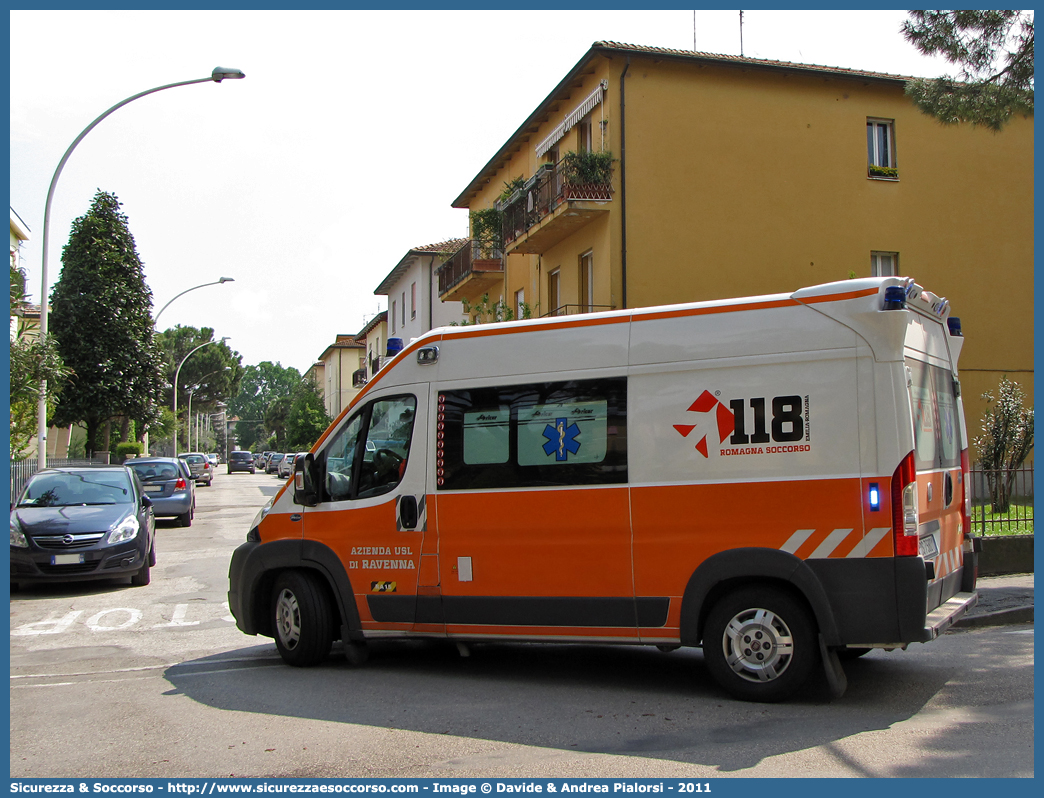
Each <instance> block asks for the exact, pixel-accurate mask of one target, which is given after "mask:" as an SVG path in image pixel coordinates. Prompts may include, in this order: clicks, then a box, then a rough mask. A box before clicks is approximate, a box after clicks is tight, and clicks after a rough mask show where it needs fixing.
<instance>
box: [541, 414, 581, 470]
mask: <svg viewBox="0 0 1044 798" xmlns="http://www.w3.org/2000/svg"><path fill="white" fill-rule="evenodd" d="M567 424H568V425H569V426H566V425H567ZM579 434H580V427H578V426H577V425H576V422H573V423H572V424H569V419H568V418H556V419H555V423H554V426H552V425H551V424H548V425H547V426H546V427H544V437H545V438H547V443H545V444H544V454H546V455H547V456H548V457H550V456H551V455H552V454H554V455H555V460H558V461H564V460H566V459H568V457H569V455H570V454H576V453H577V452H578V451H580V441H578V440H577V439H576V436H577V435H579ZM567 453H568V454H567Z"/></svg>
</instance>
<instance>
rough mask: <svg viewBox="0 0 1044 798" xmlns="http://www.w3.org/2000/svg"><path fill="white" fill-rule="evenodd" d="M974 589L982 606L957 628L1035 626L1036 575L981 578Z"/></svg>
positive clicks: (972, 611)
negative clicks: (1027, 624)
mask: <svg viewBox="0 0 1044 798" xmlns="http://www.w3.org/2000/svg"><path fill="white" fill-rule="evenodd" d="M975 589H976V591H978V593H979V603H978V604H977V605H976V606H975V607H973V608H972V609H971V610H970V611H969V612H968V614H967V615H965V616H964V617H963V618H961V619H960V620H959V621H957V623H956V624H954V625H955V626H959V627H969V626H997V625H1000V624H1007V623H1033V574H1008V575H1005V576H983V577H979V581H978V583H977V584H976V586H975Z"/></svg>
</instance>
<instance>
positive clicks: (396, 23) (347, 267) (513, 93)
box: [10, 10, 949, 372]
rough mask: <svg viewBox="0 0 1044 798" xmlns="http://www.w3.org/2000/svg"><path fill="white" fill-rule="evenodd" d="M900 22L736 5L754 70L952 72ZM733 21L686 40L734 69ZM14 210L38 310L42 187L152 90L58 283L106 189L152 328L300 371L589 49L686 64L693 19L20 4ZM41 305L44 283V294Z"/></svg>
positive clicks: (107, 142) (58, 210)
mask: <svg viewBox="0 0 1044 798" xmlns="http://www.w3.org/2000/svg"><path fill="white" fill-rule="evenodd" d="M905 18H906V16H905V12H902V11H758V10H755V11H745V12H744V27H743V45H744V48H743V49H744V55H747V56H752V57H756V58H771V59H778V60H784V61H796V62H802V63H809V64H819V65H825V66H841V67H850V68H856V69H867V70H875V71H880V72H888V73H895V74H905V75H919V76H936V75H940V74H943V73H944V72H947V71H949V69H948V65H947V64H946V63H945V62H944V61H942V60H941V59H927V58H924V57H923V56H920V55H919V54H918V53H917V52H916V50H915V49H914V48H913V47H912V46H910V45H908V44H906V42H905V41H904V40H903V38H902V36H901V35H900V34H899V32H898V31H899V26H900V24H901V23H902V21H903V20H904V19H905ZM738 20H739V12H738V11H698V12H696V18H695V47H696V49H698V50H701V51H705V52H713V53H729V54H738V53H739V47H740V37H739V21H738ZM10 23H11V206H12V207H13V208H14V209H15V211H16V212H17V213H18V214H19V215H20V216H21V217H22V219H24V220H25V222H26V223H27V224H28V225H29V227H30V228H31V230H32V234H33V239H32V240H31V241H30V242H29V243H28V244H27V245H26V246H25V248H24V250H23V252H24V257H25V260H26V265H27V266H28V268H29V289H30V292H31V294H32V297H33V299H34V301H38V300H39V295H40V282H41V275H40V243H41V236H42V231H43V213H44V203H45V200H46V196H47V187H48V184H49V183H50V180H51V176H52V175H53V174H54V170H55V168H56V167H57V165H58V162H59V160H60V159H61V156H62V154H63V153H64V151H65V149H66V148H67V147H68V146H69V144H71V143H72V141H73V140H74V139H75V138H76V136H77V135H78V134H79V132H80V131H81V130H82V129H83V128H85V127H86V126H87V125H88V124H89V123H90V122H91V121H92V120H93V119H94V118H95V117H97V116H98V115H100V114H101V113H102V112H103V111H105V110H106V109H108V108H109V107H111V106H112V105H115V104H116V103H118V102H119V101H121V100H123V99H125V98H126V97H129V96H131V95H133V94H137V93H138V92H141V91H144V90H146V89H149V88H152V87H155V86H159V85H163V84H166V83H174V82H178V81H182V80H191V79H193V78H201V77H206V76H208V75H209V74H210V71H211V70H212V69H213V68H214V67H215V66H223V67H238V68H239V69H242V70H243V71H244V72H245V73H246V75H247V77H246V79H245V80H239V81H225V82H224V83H221V84H216V83H204V84H199V85H193V86H184V87H179V88H176V89H170V90H168V91H163V92H159V93H157V94H154V95H150V96H148V97H145V98H142V99H140V100H136V101H135V102H133V103H131V104H129V105H127V106H126V107H124V108H121V109H120V110H118V111H116V112H115V113H114V114H113V115H112V116H110V117H109V118H108V119H106V120H104V121H103V122H101V124H100V125H99V126H98V127H97V128H95V130H93V131H92V132H91V133H90V134H88V136H87V137H86V138H85V139H84V140H83V142H82V143H81V144H80V145H79V146H78V147H77V149H76V151H75V152H74V153H73V154H72V156H71V157H70V159H69V162H68V163H67V165H66V167H65V169H64V171H63V173H62V176H61V178H60V179H59V182H58V186H57V190H56V192H55V198H54V202H53V207H52V211H51V233H50V236H51V239H50V254H49V265H48V272H49V275H48V276H49V283H50V285H51V286H53V284H54V282H55V281H56V280H57V279H58V276H59V273H60V270H61V251H62V248H63V247H64V245H65V243H66V242H67V240H68V236H69V229H70V225H71V223H72V220H73V219H75V218H76V217H78V216H81V215H83V214H84V213H85V212H86V211H87V209H88V208H89V206H90V202H91V199H92V198H93V196H94V194H95V191H96V190H97V189H99V188H100V189H102V190H104V191H108V192H111V193H114V194H116V195H117V196H118V197H119V198H120V200H121V201H122V203H123V211H124V213H125V214H126V215H127V217H128V222H129V226H130V230H131V232H132V233H133V235H134V237H135V240H136V242H137V247H138V253H139V255H140V256H141V258H142V261H143V262H144V264H145V273H146V278H147V280H148V282H149V285H150V286H151V288H152V292H153V304H154V308H155V310H159V309H160V308H161V307H162V306H163V305H164V304H166V302H167V301H168V300H169V299H171V298H172V297H174V296H175V295H176V294H177V293H179V292H180V291H183V290H185V289H186V288H190V287H191V286H194V285H198V284H200V283H205V282H210V281H213V280H217V278H218V277H221V276H229V277H233V278H235V282H233V283H226V284H224V285H220V286H210V287H207V288H201V289H200V290H198V291H193V292H191V293H189V294H187V295H185V296H184V297H182V298H180V299H178V300H177V301H176V302H174V303H173V304H172V305H171V306H170V307H169V308H168V309H167V310H166V311H165V312H164V314H163V317H162V319H161V322H160V327H161V328H166V327H168V326H173V325H174V324H186V325H193V326H196V327H201V326H209V327H213V328H214V329H215V336H216V337H220V336H223V335H227V336H230V337H231V340H230V341H229V342H228V343H229V345H230V346H232V347H233V348H234V349H235V350H237V351H238V352H240V353H241V354H242V355H243V363H244V365H247V364H256V363H259V362H261V361H263V360H271V361H273V362H279V363H281V364H282V365H284V366H294V367H295V368H297V369H299V370H300V371H302V372H303V371H305V370H306V369H307V368H308V367H309V366H310V364H311V363H312V362H314V361H315V360H316V359H317V358H318V357H319V355H320V354H321V353H322V351H323V350H324V349H325V348H326V346H327V345H328V344H330V343H332V342H333V340H334V337H335V335H336V334H337V333H356V332H358V331H359V329H360V328H361V327H362V326H363V324H364V322H365V320H367V319H369V318H370V317H372V315H373V314H374V313H376V312H377V311H378V310H381V309H384V308H385V298H384V297H377V296H375V295H374V294H373V291H374V289H375V288H376V287H377V285H378V284H379V283H380V281H381V280H382V279H383V278H384V277H385V276H386V275H387V274H388V272H389V271H391V269H392V268H393V267H394V266H395V264H396V263H398V261H399V260H400V259H401V258H402V256H403V255H404V254H405V253H406V251H407V250H408V249H410V248H411V247H415V246H420V245H425V244H431V243H435V242H438V241H443V240H446V239H449V238H458V237H464V236H466V235H467V211H465V210H455V209H453V208H450V203H451V202H452V201H453V200H454V199H455V198H456V197H457V196H458V195H459V194H460V193H461V191H463V189H464V188H466V186H467V185H468V183H469V182H470V181H471V179H472V178H473V177H474V176H475V175H476V174H477V173H478V171H479V169H480V168H481V167H482V166H483V165H484V164H485V163H486V162H487V161H488V160H489V159H490V158H491V157H492V156H493V154H494V153H495V152H496V151H497V150H498V149H499V148H500V146H501V145H502V144H503V143H504V142H505V141H506V140H507V138H508V136H510V135H511V134H512V133H513V132H514V131H515V130H516V129H517V128H518V126H519V125H520V124H521V123H522V122H523V121H524V120H525V119H526V117H528V116H529V114H530V113H531V112H532V111H533V110H534V109H535V108H536V106H537V104H538V103H539V102H540V101H541V100H543V99H544V98H545V97H546V96H547V95H548V94H549V93H550V91H551V90H552V89H553V88H554V87H555V86H556V85H557V84H558V82H559V81H560V80H561V79H562V78H563V77H564V76H565V74H566V73H567V72H568V71H569V70H570V69H571V68H572V67H573V65H574V64H576V62H577V61H579V60H580V58H581V57H582V56H583V55H584V53H586V52H587V50H588V49H589V47H590V45H591V43H592V42H594V41H597V40H610V41H617V42H625V43H629V44H638V45H646V46H656V47H668V48H676V49H692V48H693V45H694V41H693V39H694V24H693V11H691V10H673V11H622V10H621V11H591V10H587V11H558V10H556V11H545V12H535V11H532V10H530V11H474V10H471V11H423V10H410V11H373V12H371V11H287V12H284V11H232V12H208V11H173V12H160V11H109V12H100V11H12V12H11V17H10ZM48 290H49V289H48Z"/></svg>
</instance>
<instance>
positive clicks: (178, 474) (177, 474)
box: [126, 457, 196, 526]
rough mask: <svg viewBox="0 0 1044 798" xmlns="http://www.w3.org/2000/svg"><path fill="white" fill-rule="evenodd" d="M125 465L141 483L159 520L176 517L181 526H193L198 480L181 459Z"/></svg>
mask: <svg viewBox="0 0 1044 798" xmlns="http://www.w3.org/2000/svg"><path fill="white" fill-rule="evenodd" d="M126 465H127V467H128V468H129V469H130V470H131V471H133V472H134V473H135V474H137V476H138V479H140V480H141V484H142V486H143V487H144V489H145V495H146V496H148V497H149V498H150V499H152V511H153V512H154V513H155V514H156V517H157V518H167V517H171V516H173V517H174V518H177V519H178V524H179V526H192V517H193V516H194V515H195V511H196V480H195V479H194V478H193V477H192V472H191V471H190V470H189V465H188V463H186V462H185V461H184V460H182V459H181V458H180V457H136V458H134V459H133V460H128V461H127V463H126Z"/></svg>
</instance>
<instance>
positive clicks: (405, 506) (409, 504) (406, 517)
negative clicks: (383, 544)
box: [398, 496, 417, 529]
mask: <svg viewBox="0 0 1044 798" xmlns="http://www.w3.org/2000/svg"><path fill="white" fill-rule="evenodd" d="M398 504H399V528H400V529H416V528H417V497H416V496H400V497H399V502H398Z"/></svg>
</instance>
